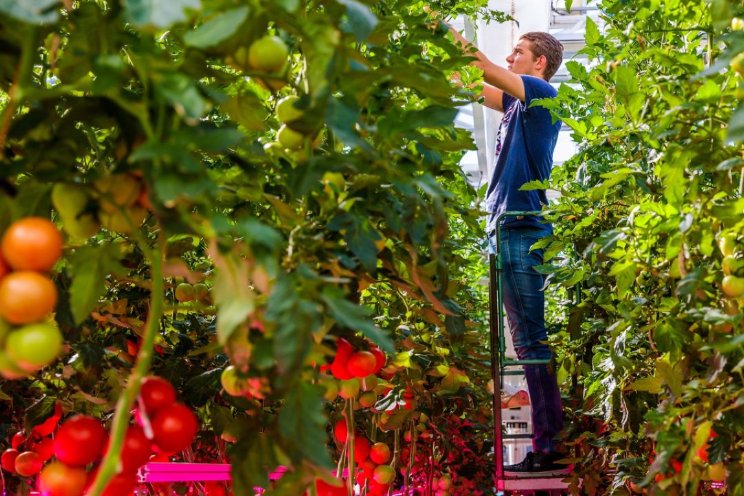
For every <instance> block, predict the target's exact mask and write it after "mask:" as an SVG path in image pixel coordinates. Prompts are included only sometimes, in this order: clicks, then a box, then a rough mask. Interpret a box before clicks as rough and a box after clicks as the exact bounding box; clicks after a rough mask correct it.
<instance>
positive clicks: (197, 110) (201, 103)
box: [155, 73, 208, 119]
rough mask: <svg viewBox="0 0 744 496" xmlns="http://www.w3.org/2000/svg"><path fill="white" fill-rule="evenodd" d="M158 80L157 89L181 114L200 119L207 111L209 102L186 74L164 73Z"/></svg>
mask: <svg viewBox="0 0 744 496" xmlns="http://www.w3.org/2000/svg"><path fill="white" fill-rule="evenodd" d="M156 81H157V85H156V86H155V91H156V92H157V93H158V94H159V95H160V96H161V97H162V98H164V99H165V100H166V101H167V102H169V103H170V104H171V105H173V107H174V108H175V109H176V112H178V113H179V114H181V115H186V116H187V117H190V118H192V119H198V118H200V117H202V116H203V115H204V113H205V112H206V111H207V108H208V105H207V102H206V100H205V99H204V98H203V97H202V95H201V93H200V92H199V90H198V88H197V86H196V82H195V81H194V80H193V79H191V78H189V77H188V76H186V75H185V74H179V73H171V74H163V75H161V77H160V78H156Z"/></svg>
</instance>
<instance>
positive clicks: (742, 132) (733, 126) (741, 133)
mask: <svg viewBox="0 0 744 496" xmlns="http://www.w3.org/2000/svg"><path fill="white" fill-rule="evenodd" d="M726 139H727V140H728V141H730V142H732V143H741V142H742V141H744V103H742V104H739V107H738V108H737V109H736V111H735V112H734V115H732V116H731V120H730V121H729V126H728V134H727V135H726Z"/></svg>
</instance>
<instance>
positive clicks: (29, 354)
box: [5, 322, 62, 372]
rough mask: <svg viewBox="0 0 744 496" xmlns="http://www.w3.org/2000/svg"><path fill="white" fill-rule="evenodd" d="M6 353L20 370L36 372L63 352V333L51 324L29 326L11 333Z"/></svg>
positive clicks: (6, 344)
mask: <svg viewBox="0 0 744 496" xmlns="http://www.w3.org/2000/svg"><path fill="white" fill-rule="evenodd" d="M5 352H6V353H7V355H8V358H10V359H11V360H12V361H13V362H15V363H16V364H17V365H18V367H19V368H21V369H23V370H25V371H27V372H35V371H37V370H39V369H40V368H42V367H44V366H46V365H48V364H50V363H51V362H52V361H54V359H55V358H57V356H58V355H59V354H60V353H61V352H62V333H60V332H59V329H57V326H55V325H54V324H51V323H49V322H40V323H38V324H29V325H26V326H23V327H20V328H18V329H16V330H13V331H11V332H10V334H9V335H8V339H7V340H6V343H5Z"/></svg>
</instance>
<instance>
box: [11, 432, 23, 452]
mask: <svg viewBox="0 0 744 496" xmlns="http://www.w3.org/2000/svg"><path fill="white" fill-rule="evenodd" d="M25 442H26V434H24V433H23V431H18V432H16V433H15V434H13V439H11V440H10V447H11V448H13V449H18V447H19V446H20V445H22V444H23V443H25Z"/></svg>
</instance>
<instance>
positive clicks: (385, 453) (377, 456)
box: [369, 443, 390, 465]
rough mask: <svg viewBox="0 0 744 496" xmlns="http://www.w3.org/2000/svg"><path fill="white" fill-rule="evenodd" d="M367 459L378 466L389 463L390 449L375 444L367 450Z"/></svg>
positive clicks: (383, 444)
mask: <svg viewBox="0 0 744 496" xmlns="http://www.w3.org/2000/svg"><path fill="white" fill-rule="evenodd" d="M369 459H370V460H372V461H373V462H375V463H376V464H378V465H382V464H383V463H387V462H389V461H390V447H389V446H388V445H387V444H385V443H375V444H373V445H372V448H370V450H369Z"/></svg>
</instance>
